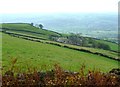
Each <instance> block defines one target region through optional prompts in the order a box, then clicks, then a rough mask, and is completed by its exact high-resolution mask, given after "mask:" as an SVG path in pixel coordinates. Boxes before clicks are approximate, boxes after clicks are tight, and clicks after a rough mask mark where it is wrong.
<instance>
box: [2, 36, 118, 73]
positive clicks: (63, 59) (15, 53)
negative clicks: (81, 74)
mask: <svg viewBox="0 0 120 87" xmlns="http://www.w3.org/2000/svg"><path fill="white" fill-rule="evenodd" d="M2 43H3V45H2V50H3V54H2V63H3V69H5V70H6V69H8V68H9V67H10V65H11V64H10V63H11V62H10V61H11V60H12V59H14V58H17V59H18V61H17V63H16V65H15V70H16V72H17V71H19V69H20V71H25V70H26V69H27V68H28V67H30V68H34V67H35V68H37V69H42V70H49V69H52V68H53V65H54V64H60V65H61V66H62V67H63V68H64V69H66V70H72V71H79V69H80V67H81V65H82V64H83V63H84V64H85V65H86V69H88V68H89V69H100V70H101V71H104V72H107V71H109V70H111V69H112V68H116V67H118V62H117V61H115V60H111V59H108V58H105V57H102V56H99V55H94V54H90V53H85V52H80V51H75V50H72V49H67V48H62V47H58V46H54V45H50V44H45V43H39V42H32V41H28V40H23V39H20V38H16V37H11V36H9V35H6V34H3V42H2Z"/></svg>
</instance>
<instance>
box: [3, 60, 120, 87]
mask: <svg viewBox="0 0 120 87" xmlns="http://www.w3.org/2000/svg"><path fill="white" fill-rule="evenodd" d="M15 62H16V60H14V62H13V66H14V64H15ZM13 66H12V67H11V69H10V70H9V71H6V73H5V74H4V75H3V78H2V87H6V86H7V87H24V86H25V87H30V86H32V87H37V86H40V87H48V86H50V87H51V86H57V87H61V86H62V87H63V86H65V87H66V86H69V87H72V86H80V87H86V86H92V87H100V86H102V87H106V86H109V87H113V86H114V87H120V83H119V82H120V69H113V70H111V71H110V72H109V73H102V72H100V71H91V70H89V71H88V73H87V74H85V73H84V69H85V66H84V65H83V66H82V67H81V69H80V71H79V72H69V71H65V70H63V69H62V68H61V67H60V66H58V65H57V64H55V65H54V69H53V70H51V71H47V72H41V71H37V70H34V71H33V72H31V71H30V70H29V69H28V72H26V73H17V74H16V75H15V73H14V72H13V71H12V70H13ZM115 70H116V71H115Z"/></svg>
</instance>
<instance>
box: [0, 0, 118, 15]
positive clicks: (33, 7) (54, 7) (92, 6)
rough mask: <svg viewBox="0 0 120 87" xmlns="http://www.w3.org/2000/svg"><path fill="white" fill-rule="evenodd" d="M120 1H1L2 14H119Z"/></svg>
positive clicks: (0, 10)
mask: <svg viewBox="0 0 120 87" xmlns="http://www.w3.org/2000/svg"><path fill="white" fill-rule="evenodd" d="M118 1H120V0H0V13H49V12H51V13H52V12H55V13H58V12H117V11H118Z"/></svg>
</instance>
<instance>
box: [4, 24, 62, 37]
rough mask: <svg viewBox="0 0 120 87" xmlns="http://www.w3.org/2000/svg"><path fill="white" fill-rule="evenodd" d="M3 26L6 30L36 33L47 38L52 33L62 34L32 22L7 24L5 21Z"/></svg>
mask: <svg viewBox="0 0 120 87" xmlns="http://www.w3.org/2000/svg"><path fill="white" fill-rule="evenodd" d="M2 28H3V29H5V30H6V31H10V32H15V33H16V32H17V33H22V34H28V35H34V36H37V37H43V38H46V39H48V38H49V36H50V35H53V36H61V34H59V33H56V32H53V31H48V30H45V29H40V28H37V27H34V26H31V25H30V24H27V23H5V24H4V23H3V24H2Z"/></svg>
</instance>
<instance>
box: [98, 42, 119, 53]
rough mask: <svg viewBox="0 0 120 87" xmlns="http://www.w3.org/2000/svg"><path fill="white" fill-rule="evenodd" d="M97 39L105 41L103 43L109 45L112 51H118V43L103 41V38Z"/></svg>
mask: <svg viewBox="0 0 120 87" xmlns="http://www.w3.org/2000/svg"><path fill="white" fill-rule="evenodd" d="M97 41H98V42H100V43H105V44H107V45H109V46H110V48H111V50H113V51H118V45H117V44H115V43H112V42H107V41H104V40H97Z"/></svg>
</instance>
